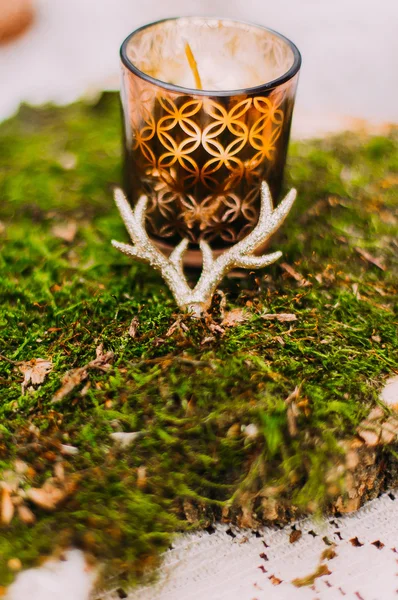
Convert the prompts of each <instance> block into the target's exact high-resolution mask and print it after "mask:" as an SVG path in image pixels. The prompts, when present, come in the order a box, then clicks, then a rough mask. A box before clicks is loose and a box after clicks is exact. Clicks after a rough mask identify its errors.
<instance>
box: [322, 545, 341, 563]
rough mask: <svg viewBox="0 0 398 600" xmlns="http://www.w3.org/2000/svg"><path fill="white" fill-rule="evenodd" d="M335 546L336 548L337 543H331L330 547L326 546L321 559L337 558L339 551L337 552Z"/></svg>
mask: <svg viewBox="0 0 398 600" xmlns="http://www.w3.org/2000/svg"><path fill="white" fill-rule="evenodd" d="M335 548H336V545H335V544H330V546H329V548H325V550H324V551H323V552H322V554H321V561H322V560H332V558H336V556H337V552H336V550H335Z"/></svg>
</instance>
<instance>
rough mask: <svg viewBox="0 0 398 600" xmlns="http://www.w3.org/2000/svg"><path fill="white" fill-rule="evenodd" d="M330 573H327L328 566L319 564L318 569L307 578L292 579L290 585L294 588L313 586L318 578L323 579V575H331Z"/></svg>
mask: <svg viewBox="0 0 398 600" xmlns="http://www.w3.org/2000/svg"><path fill="white" fill-rule="evenodd" d="M331 574H332V573H331V571H329V569H328V566H327V565H324V564H320V565H319V567H318V568H317V569H316V570H315V571H314V572H313V573H311V574H310V575H307V577H297V578H296V579H293V581H292V584H293V585H295V586H296V587H304V586H306V585H313V584H314V583H315V580H316V579H318V577H323V576H324V575H331Z"/></svg>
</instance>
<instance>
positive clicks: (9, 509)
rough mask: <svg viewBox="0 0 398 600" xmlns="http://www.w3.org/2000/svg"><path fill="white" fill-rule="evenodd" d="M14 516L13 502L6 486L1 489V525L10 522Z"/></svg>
mask: <svg viewBox="0 0 398 600" xmlns="http://www.w3.org/2000/svg"><path fill="white" fill-rule="evenodd" d="M13 516H14V504H13V502H12V500H11V494H10V491H9V489H8V488H6V487H3V489H2V490H1V522H2V523H3V525H8V524H9V523H11V521H12V518H13Z"/></svg>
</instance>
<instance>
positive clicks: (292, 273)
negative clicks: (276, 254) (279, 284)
mask: <svg viewBox="0 0 398 600" xmlns="http://www.w3.org/2000/svg"><path fill="white" fill-rule="evenodd" d="M281 267H282V269H283V270H284V271H286V273H287V274H288V275H290V277H293V279H295V280H296V281H297V283H298V284H299V286H300V287H308V286H309V285H312V284H311V282H310V281H308V279H305V277H303V276H302V275H301V273H298V272H297V271H296V269H293V267H292V266H291V265H288V264H287V263H285V262H283V263H281Z"/></svg>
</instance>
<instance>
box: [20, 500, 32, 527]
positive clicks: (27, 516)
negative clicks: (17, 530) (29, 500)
mask: <svg viewBox="0 0 398 600" xmlns="http://www.w3.org/2000/svg"><path fill="white" fill-rule="evenodd" d="M17 511H18V517H19V518H20V519H21V521H22V523H25V525H32V524H33V523H34V522H35V520H36V517H35V515H34V514H33V513H32V511H31V510H30V508H28V507H27V506H25V504H21V505H20V506H18V508H17Z"/></svg>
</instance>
